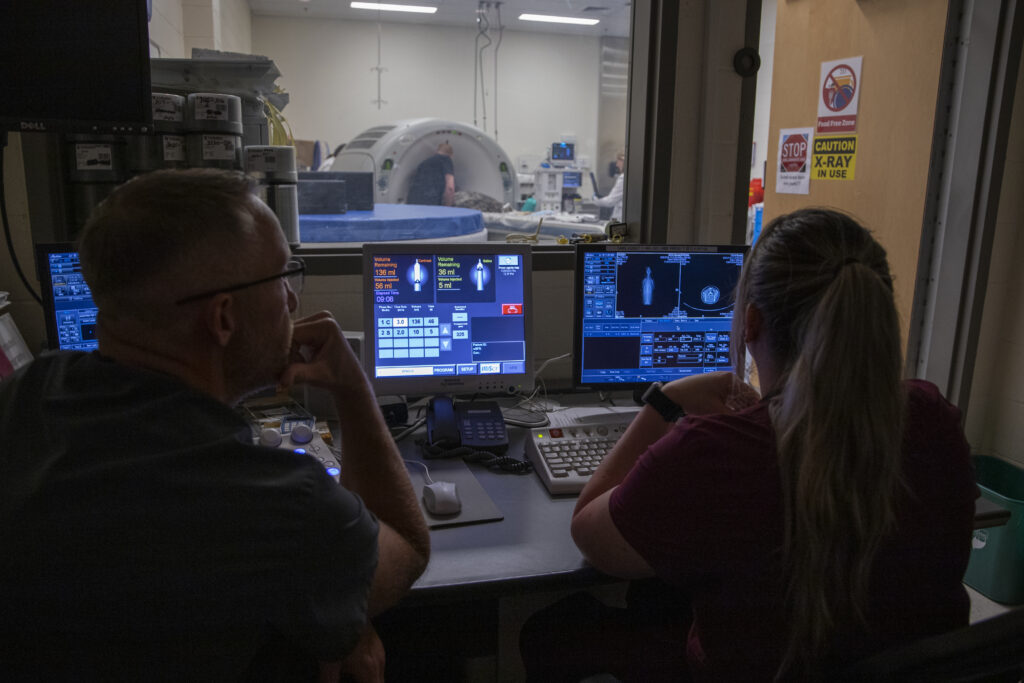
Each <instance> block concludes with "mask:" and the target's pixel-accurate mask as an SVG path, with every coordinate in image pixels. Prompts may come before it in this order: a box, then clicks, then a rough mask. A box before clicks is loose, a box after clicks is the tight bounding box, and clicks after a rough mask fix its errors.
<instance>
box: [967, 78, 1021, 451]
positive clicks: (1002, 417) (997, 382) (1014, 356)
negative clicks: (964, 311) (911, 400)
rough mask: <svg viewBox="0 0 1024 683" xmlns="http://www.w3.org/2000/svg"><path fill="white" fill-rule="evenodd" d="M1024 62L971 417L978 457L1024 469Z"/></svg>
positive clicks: (970, 432)
mask: <svg viewBox="0 0 1024 683" xmlns="http://www.w3.org/2000/svg"><path fill="white" fill-rule="evenodd" d="M1022 187H1024V58H1022V62H1021V68H1020V71H1019V72H1018V74H1017V88H1016V94H1015V96H1014V104H1013V119H1012V123H1011V124H1010V136H1009V139H1008V140H1007V151H1006V166H1005V168H1004V170H1003V183H1002V190H1001V192H1000V198H999V211H998V213H997V215H996V228H995V238H994V241H993V245H992V260H991V262H990V264H989V277H988V287H987V290H986V293H985V308H984V312H983V313H982V322H981V331H980V337H979V339H978V352H977V360H976V364H975V366H974V381H973V384H972V385H971V398H970V403H969V406H970V407H969V412H968V414H967V421H966V430H967V439H968V441H970V443H971V447H972V449H973V451H974V452H975V453H986V454H989V455H997V456H1000V457H1003V458H1006V459H1008V460H1011V461H1013V462H1015V463H1016V464H1018V465H1020V466H1021V467H1024V297H1021V296H1020V294H1021V292H1024V269H1022V268H1021V267H1020V264H1021V263H1022V262H1024V230H1022V229H1021V228H1022V227H1024V193H1022V192H1021V188H1022Z"/></svg>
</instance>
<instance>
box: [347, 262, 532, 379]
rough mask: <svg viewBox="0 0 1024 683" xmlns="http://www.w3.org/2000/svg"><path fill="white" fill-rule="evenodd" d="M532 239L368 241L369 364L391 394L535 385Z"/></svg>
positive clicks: (366, 363)
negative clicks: (526, 241) (517, 242)
mask: <svg viewBox="0 0 1024 683" xmlns="http://www.w3.org/2000/svg"><path fill="white" fill-rule="evenodd" d="M531 280H532V272H531V258H530V246H529V245H512V244H504V243H495V242H482V243H458V242H451V243H432V244H424V243H402V244H395V243H387V242H382V243H372V244H365V245H363V292H364V296H365V303H364V317H365V320H364V322H365V324H364V327H363V329H364V331H365V342H364V343H365V346H364V349H363V362H364V366H365V368H366V372H367V375H368V376H369V377H370V381H371V382H372V383H373V386H374V390H375V391H376V392H377V393H378V394H381V395H394V394H406V395H417V396H422V395H434V394H452V395H456V394H485V395H486V394H492V395H493V394H507V393H515V392H518V391H528V390H529V389H531V388H532V386H533V360H532V352H533V349H532V336H531V335H532V323H531V320H532V310H531V309H532V307H531V286H530V284H531Z"/></svg>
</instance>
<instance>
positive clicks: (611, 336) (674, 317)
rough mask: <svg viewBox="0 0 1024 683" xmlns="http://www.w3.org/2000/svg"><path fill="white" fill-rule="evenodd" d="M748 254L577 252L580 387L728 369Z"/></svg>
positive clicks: (723, 250) (671, 249) (668, 249)
mask: <svg viewBox="0 0 1024 683" xmlns="http://www.w3.org/2000/svg"><path fill="white" fill-rule="evenodd" d="M745 251H746V248H745V247H681V246H680V247H677V246H660V247H659V246H647V247H645V246H637V245H634V246H632V247H630V246H623V245H617V246H612V245H608V246H604V245H601V246H591V245H583V246H580V247H579V248H578V252H577V271H576V283H575V286H576V305H577V309H576V321H575V335H574V336H575V340H574V350H575V352H576V354H577V357H578V361H577V362H576V364H575V365H576V377H575V380H576V382H577V384H579V385H581V386H602V385H634V386H640V385H643V384H648V383H650V382H652V381H661V382H667V381H671V380H673V379H676V378H679V377H685V376H687V375H692V374H696V373H703V372H713V371H717V370H731V369H732V368H731V364H730V358H729V343H730V337H731V328H732V315H733V294H734V290H735V288H736V282H737V281H738V279H739V273H740V268H741V267H742V266H743V258H744V254H745Z"/></svg>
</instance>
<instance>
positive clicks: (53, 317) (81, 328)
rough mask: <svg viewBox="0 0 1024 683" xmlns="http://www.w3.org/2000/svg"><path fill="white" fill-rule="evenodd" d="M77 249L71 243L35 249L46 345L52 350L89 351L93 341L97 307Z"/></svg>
mask: <svg viewBox="0 0 1024 683" xmlns="http://www.w3.org/2000/svg"><path fill="white" fill-rule="evenodd" d="M75 249H76V247H75V245H74V244H72V243H70V242H61V243H57V244H37V245H36V273H37V274H38V275H39V284H40V289H41V290H42V291H41V297H42V300H43V314H44V316H45V317H46V342H47V346H48V347H49V348H50V349H51V350H56V349H59V350H62V351H92V350H94V349H96V348H98V347H99V342H98V340H97V338H96V312H97V310H98V309H97V308H96V304H95V303H93V300H92V292H90V291H89V285H87V284H86V283H85V278H84V277H83V276H82V265H81V263H80V262H79V259H78V252H77V251H76V250H75Z"/></svg>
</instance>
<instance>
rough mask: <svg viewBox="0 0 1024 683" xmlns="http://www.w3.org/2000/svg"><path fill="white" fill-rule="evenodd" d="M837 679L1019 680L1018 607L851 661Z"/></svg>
mask: <svg viewBox="0 0 1024 683" xmlns="http://www.w3.org/2000/svg"><path fill="white" fill-rule="evenodd" d="M841 680H842V681H844V682H847V683H853V682H854V681H857V682H858V683H860V682H865V683H866V682H875V683H879V682H882V681H900V682H904V681H906V682H909V683H913V682H921V683H924V682H925V681H927V682H928V683H934V682H941V683H968V682H970V683H1003V682H1006V683H1017V682H1018V681H1021V680H1024V608H1018V609H1015V610H1013V611H1011V612H1007V613H1005V614H1001V615H999V616H997V617H993V618H991V619H986V620H984V621H979V622H976V623H974V624H971V625H970V626H968V627H966V628H962V629H958V630H956V631H950V632H948V633H942V634H939V635H937V636H930V637H928V638H923V639H921V640H918V641H915V642H912V643H909V644H906V645H901V646H898V647H894V648H892V649H890V650H885V651H884V652H881V653H879V654H876V655H873V656H871V657H869V658H867V659H865V660H863V661H861V662H858V663H857V664H855V665H854V666H853V667H851V668H850V669H849V670H847V671H846V672H845V673H844V675H843V676H842V677H841Z"/></svg>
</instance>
